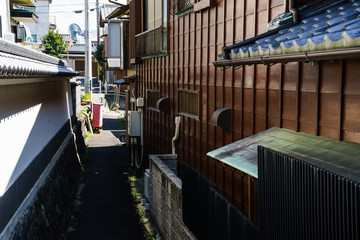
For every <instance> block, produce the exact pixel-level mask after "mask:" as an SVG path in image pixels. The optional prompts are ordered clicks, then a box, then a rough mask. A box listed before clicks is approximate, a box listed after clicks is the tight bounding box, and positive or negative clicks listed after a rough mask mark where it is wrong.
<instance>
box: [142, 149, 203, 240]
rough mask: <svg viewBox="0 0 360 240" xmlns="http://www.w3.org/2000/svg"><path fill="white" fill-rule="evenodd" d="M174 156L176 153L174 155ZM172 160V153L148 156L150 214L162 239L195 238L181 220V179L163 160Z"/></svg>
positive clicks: (184, 239)
mask: <svg viewBox="0 0 360 240" xmlns="http://www.w3.org/2000/svg"><path fill="white" fill-rule="evenodd" d="M175 156H176V155H175ZM166 161H167V162H172V163H173V162H174V161H176V158H174V155H150V156H149V164H150V165H149V168H150V176H149V198H150V199H149V201H150V215H151V217H152V219H153V221H154V222H155V224H156V225H157V227H158V229H159V231H160V234H161V235H162V237H163V239H171V240H190V239H191V240H195V239H196V238H195V237H194V235H193V234H192V233H191V232H190V230H189V229H188V228H187V227H186V226H185V224H184V223H183V220H182V195H181V194H182V191H181V188H182V183H181V179H180V178H179V177H178V176H176V174H175V173H174V172H173V171H171V170H170V168H169V167H168V166H167V165H166V164H165V163H164V162H166Z"/></svg>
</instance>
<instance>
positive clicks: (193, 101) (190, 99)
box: [178, 90, 200, 118]
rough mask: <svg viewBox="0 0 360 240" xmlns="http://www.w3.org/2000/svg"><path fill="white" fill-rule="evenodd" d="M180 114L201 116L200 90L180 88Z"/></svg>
mask: <svg viewBox="0 0 360 240" xmlns="http://www.w3.org/2000/svg"><path fill="white" fill-rule="evenodd" d="M178 93H179V114H183V115H189V116H190V117H196V118H198V117H199V114H200V111H199V109H200V105H199V92H198V91H190V90H179V92H178Z"/></svg>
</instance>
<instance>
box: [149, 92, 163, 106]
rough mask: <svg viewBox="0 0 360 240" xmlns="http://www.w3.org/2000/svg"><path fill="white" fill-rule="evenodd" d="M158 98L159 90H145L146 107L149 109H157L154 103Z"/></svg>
mask: <svg viewBox="0 0 360 240" xmlns="http://www.w3.org/2000/svg"><path fill="white" fill-rule="evenodd" d="M159 99H160V91H159V90H147V107H148V108H150V109H157V108H156V103H157V101H158V100H159Z"/></svg>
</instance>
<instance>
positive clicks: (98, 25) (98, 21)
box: [96, 0, 100, 45]
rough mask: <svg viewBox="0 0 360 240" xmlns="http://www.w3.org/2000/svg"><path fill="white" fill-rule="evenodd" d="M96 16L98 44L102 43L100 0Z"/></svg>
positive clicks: (97, 2) (97, 0) (97, 4)
mask: <svg viewBox="0 0 360 240" xmlns="http://www.w3.org/2000/svg"><path fill="white" fill-rule="evenodd" d="M96 18H97V44H98V45H99V44H100V5H99V0H96Z"/></svg>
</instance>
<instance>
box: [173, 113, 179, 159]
mask: <svg viewBox="0 0 360 240" xmlns="http://www.w3.org/2000/svg"><path fill="white" fill-rule="evenodd" d="M179 131H180V117H176V118H175V136H174V137H173V139H172V154H176V146H175V142H176V141H177V140H178V139H179Z"/></svg>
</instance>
